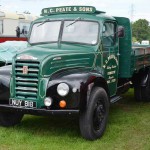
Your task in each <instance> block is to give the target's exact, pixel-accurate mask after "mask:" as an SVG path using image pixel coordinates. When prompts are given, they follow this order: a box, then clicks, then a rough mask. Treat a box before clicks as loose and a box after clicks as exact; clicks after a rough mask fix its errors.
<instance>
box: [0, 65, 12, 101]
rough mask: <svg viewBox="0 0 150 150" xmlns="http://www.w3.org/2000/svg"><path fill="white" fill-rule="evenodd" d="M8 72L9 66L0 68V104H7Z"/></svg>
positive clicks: (8, 95) (9, 70)
mask: <svg viewBox="0 0 150 150" xmlns="http://www.w3.org/2000/svg"><path fill="white" fill-rule="evenodd" d="M10 72H11V66H4V67H1V68H0V103H8V100H9V97H10V94H9V93H10V91H9V90H10V88H9V84H10V78H11V77H10V76H11V75H10Z"/></svg>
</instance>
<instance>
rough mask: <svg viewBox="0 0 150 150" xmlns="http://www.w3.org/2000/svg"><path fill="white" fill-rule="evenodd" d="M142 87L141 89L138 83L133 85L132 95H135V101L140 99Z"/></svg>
mask: <svg viewBox="0 0 150 150" xmlns="http://www.w3.org/2000/svg"><path fill="white" fill-rule="evenodd" d="M141 91H142V89H141V87H140V84H139V85H136V86H135V87H134V97H135V100H136V101H137V102H141V101H142V99H143V98H142V92H141Z"/></svg>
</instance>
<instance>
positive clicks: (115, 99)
mask: <svg viewBox="0 0 150 150" xmlns="http://www.w3.org/2000/svg"><path fill="white" fill-rule="evenodd" d="M120 99H122V97H121V96H115V97H112V98H111V99H110V103H115V102H117V101H119V100H120Z"/></svg>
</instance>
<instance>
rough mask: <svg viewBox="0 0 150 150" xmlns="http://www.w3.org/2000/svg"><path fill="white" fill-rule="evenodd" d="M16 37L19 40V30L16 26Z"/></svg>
mask: <svg viewBox="0 0 150 150" xmlns="http://www.w3.org/2000/svg"><path fill="white" fill-rule="evenodd" d="M16 36H17V37H18V38H20V28H19V27H18V26H17V28H16Z"/></svg>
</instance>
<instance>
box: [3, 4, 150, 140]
mask: <svg viewBox="0 0 150 150" xmlns="http://www.w3.org/2000/svg"><path fill="white" fill-rule="evenodd" d="M41 15H42V16H43V17H41V18H39V19H37V20H35V21H34V22H33V23H32V24H31V28H30V34H29V38H28V42H29V47H28V48H27V49H26V50H25V51H23V52H20V53H17V54H16V56H15V57H14V59H13V63H12V66H7V67H2V68H1V69H0V125H2V126H13V125H16V124H18V123H20V121H21V119H22V117H23V115H24V114H33V115H55V114H58V115H67V114H68V115H73V114H78V115H79V126H80V131H81V134H82V136H83V137H84V138H86V139H88V140H95V139H97V138H100V137H101V136H102V135H103V133H104V131H105V128H106V124H107V120H108V114H109V107H110V103H114V102H116V101H118V100H119V99H121V96H120V95H121V94H122V93H124V92H126V91H128V89H129V88H132V87H134V89H135V90H134V91H135V98H136V100H137V101H150V48H149V47H140V46H137V47H136V46H135V47H132V41H131V37H132V33H131V26H130V21H129V19H128V18H124V17H111V16H107V15H106V14H105V12H102V11H98V10H96V9H95V7H92V6H64V7H53V8H44V9H43V10H42V14H41ZM9 91H10V92H9ZM9 94H10V95H9Z"/></svg>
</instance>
